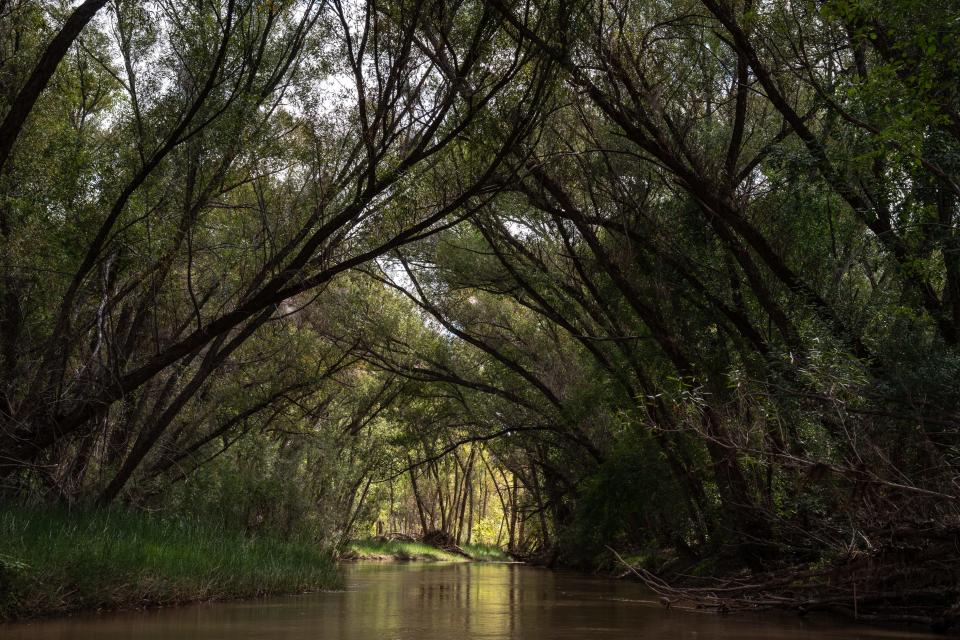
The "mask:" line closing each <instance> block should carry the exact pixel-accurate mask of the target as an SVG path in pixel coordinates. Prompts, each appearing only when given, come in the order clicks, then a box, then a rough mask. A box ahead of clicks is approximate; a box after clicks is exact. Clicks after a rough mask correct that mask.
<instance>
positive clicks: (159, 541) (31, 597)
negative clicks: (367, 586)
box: [0, 507, 342, 621]
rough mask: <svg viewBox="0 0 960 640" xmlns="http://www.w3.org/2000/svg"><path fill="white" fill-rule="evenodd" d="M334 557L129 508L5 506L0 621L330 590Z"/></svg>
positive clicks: (0, 514)
mask: <svg viewBox="0 0 960 640" xmlns="http://www.w3.org/2000/svg"><path fill="white" fill-rule="evenodd" d="M341 585H342V578H341V576H340V574H339V572H338V570H337V565H336V562H335V560H334V558H333V556H332V554H331V553H329V552H328V551H326V550H323V549H320V548H318V547H316V546H315V545H311V544H305V543H297V542H288V541H283V540H277V539H273V538H270V537H266V536H257V537H248V536H246V535H244V534H243V533H242V532H232V531H225V530H223V529H222V528H220V527H216V526H211V525H209V524H205V523H201V522H193V521H184V520H173V519H162V518H159V517H156V516H150V515H143V514H137V513H129V512H122V511H80V512H78V511H71V512H68V511H50V510H31V509H23V508H19V507H0V621H9V620H14V619H23V618H33V617H40V616H51V615H64V614H69V613H75V612H79V611H98V610H108V609H136V608H144V607H152V606H165V605H172V604H180V603H185V602H193V601H200V600H223V599H232V598H249V597H256V596H263V595H268V594H282V593H299V592H305V591H312V590H321V589H333V588H338V587H340V586H341Z"/></svg>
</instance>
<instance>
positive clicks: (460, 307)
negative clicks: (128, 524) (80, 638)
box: [0, 0, 960, 630]
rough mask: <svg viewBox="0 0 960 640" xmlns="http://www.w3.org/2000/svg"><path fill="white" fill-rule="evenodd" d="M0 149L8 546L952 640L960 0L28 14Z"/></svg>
mask: <svg viewBox="0 0 960 640" xmlns="http://www.w3.org/2000/svg"><path fill="white" fill-rule="evenodd" d="M0 118H2V122H0V532H4V533H5V535H6V536H8V537H10V536H12V535H13V534H12V533H11V532H13V531H14V530H15V529H17V527H19V526H21V524H18V523H21V521H22V519H23V518H24V517H26V516H24V515H23V514H26V513H46V514H50V513H58V514H64V513H65V514H67V515H66V516H64V517H66V518H67V519H68V520H73V519H80V520H82V519H83V518H89V517H95V516H91V515H90V514H96V513H114V514H149V517H151V518H153V517H160V518H166V519H173V520H178V519H179V520H180V521H184V522H186V521H190V522H200V521H203V522H206V523H209V525H210V526H212V527H216V528H218V530H224V531H229V532H233V533H235V534H236V535H237V536H239V539H243V538H244V537H246V538H251V537H258V536H260V537H263V538H264V539H266V538H269V539H270V540H274V539H275V540H278V541H298V542H299V543H309V545H311V547H316V548H318V549H323V550H324V551H323V553H327V552H328V550H329V553H331V554H333V555H334V556H336V555H338V554H341V553H345V552H346V553H349V552H348V551H347V549H348V548H349V545H350V544H351V541H355V540H359V539H363V538H372V539H373V540H380V541H384V540H423V539H428V540H429V539H434V540H441V541H443V543H444V544H447V545H448V546H452V547H454V548H457V549H460V548H467V545H471V544H478V545H489V546H490V547H491V548H493V547H497V548H500V549H503V550H504V551H506V552H509V553H510V554H511V555H512V556H513V557H515V558H518V559H523V560H526V561H530V562H538V563H542V564H545V565H548V566H562V567H573V568H578V569H581V570H588V571H597V570H600V571H606V572H612V573H628V574H630V577H633V578H635V579H638V580H641V581H643V582H644V583H645V584H646V585H647V586H648V587H650V588H651V589H653V590H654V591H655V592H656V593H657V594H658V595H659V596H660V597H661V599H662V600H663V601H665V602H666V603H667V605H669V603H670V602H673V601H679V600H685V601H692V602H695V603H697V605H698V606H700V607H704V608H708V609H713V610H717V611H721V612H726V611H735V610H741V609H751V610H753V609H758V608H778V609H791V610H795V611H799V612H801V613H806V612H807V611H820V610H824V611H831V612H834V613H840V614H844V615H849V616H851V617H856V618H857V619H859V620H867V621H899V622H919V623H922V624H925V625H928V626H932V627H933V628H935V629H940V630H947V629H949V628H952V627H953V628H956V627H957V626H960V552H958V548H960V7H958V6H957V5H956V4H955V3H953V2H927V1H925V0H799V1H797V0H642V1H641V0H146V1H142V2H141V1H135V0H83V1H79V2H68V1H66V0H0ZM58 517H60V516H58ZM116 517H127V516H124V515H118V516H116ZM129 517H134V516H129ZM198 526H199V525H198ZM204 526H206V525H204ZM298 557H299V556H298ZM18 567H21V565H20V564H18V563H17V561H16V558H15V557H14V551H11V550H10V549H9V548H5V547H2V546H0V614H2V613H3V611H4V605H3V597H4V587H3V585H4V580H7V581H8V582H10V581H11V580H13V579H12V578H9V576H10V575H15V574H16V573H17V571H18V570H19V569H18ZM4 576H8V577H7V578H5V577H4ZM304 580H307V578H304ZM0 617H2V615H0Z"/></svg>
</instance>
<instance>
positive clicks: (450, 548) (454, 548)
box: [421, 529, 472, 559]
mask: <svg viewBox="0 0 960 640" xmlns="http://www.w3.org/2000/svg"><path fill="white" fill-rule="evenodd" d="M421 541H422V542H423V543H425V544H429V545H430V546H432V547H436V548H438V549H440V550H442V551H446V552H447V553H452V554H455V555H458V556H463V557H464V558H470V559H472V557H471V556H470V554H469V553H467V552H466V551H464V550H463V549H462V548H461V547H460V545H458V544H457V541H456V539H455V538H454V537H453V536H452V535H450V534H449V533H447V532H446V531H440V530H438V529H434V530H433V531H427V532H426V533H425V534H423V538H421Z"/></svg>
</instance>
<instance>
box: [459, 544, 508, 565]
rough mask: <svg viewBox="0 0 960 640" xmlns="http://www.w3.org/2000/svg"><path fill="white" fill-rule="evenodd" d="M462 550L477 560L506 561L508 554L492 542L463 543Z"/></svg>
mask: <svg viewBox="0 0 960 640" xmlns="http://www.w3.org/2000/svg"><path fill="white" fill-rule="evenodd" d="M463 550H464V551H466V552H467V555H469V556H470V557H471V558H473V559H474V560H475V561H477V562H508V561H509V560H511V558H510V556H508V555H507V554H506V552H505V551H504V550H503V549H501V548H500V547H498V546H496V545H493V544H465V545H463Z"/></svg>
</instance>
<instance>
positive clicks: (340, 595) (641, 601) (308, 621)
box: [0, 563, 937, 640]
mask: <svg viewBox="0 0 960 640" xmlns="http://www.w3.org/2000/svg"><path fill="white" fill-rule="evenodd" d="M345 570H346V572H347V583H348V585H349V586H348V588H347V590H346V591H343V592H337V593H319V594H310V595H301V596H291V597H286V598H271V599H267V600H260V601H256V602H233V603H211V604H202V605H196V606H189V607H181V608H174V609H166V610H157V611H148V612H130V613H120V614H107V615H102V616H89V617H79V618H71V619H64V620H52V621H46V622H39V623H34V624H29V625H11V626H6V627H3V626H0V638H4V640H94V639H98V640H99V639H104V640H119V639H121V638H122V639H126V638H138V639H145V640H160V639H163V640H173V639H184V640H213V639H224V640H254V639H257V640H260V639H262V640H268V639H269V640H326V639H329V640H441V639H443V640H468V639H471V640H472V639H496V638H517V639H519V638H523V639H524V640H547V639H551V640H561V639H567V638H569V639H571V640H572V639H574V638H578V639H579V638H606V639H615V640H626V639H628V638H629V639H631V640H636V639H660V638H663V639H669V640H673V639H681V638H690V639H697V640H710V639H723V640H734V639H746V640H750V639H756V640H760V639H771V640H799V639H809V640H813V639H814V638H816V639H818V640H819V639H822V638H847V639H864V640H866V639H880V638H891V639H892V638H934V637H937V636H930V635H926V634H919V633H918V634H910V633H906V632H904V631H902V630H877V629H868V628H862V627H857V626H851V625H847V624H844V623H837V622H836V621H830V620H824V619H813V620H801V619H798V618H797V617H796V616H787V615H764V616H759V615H748V616H730V617H721V616H717V615H713V614H702V613H695V612H688V611H677V610H669V611H668V610H665V609H663V608H662V607H660V606H659V605H657V604H656V603H655V602H652V601H651V596H650V594H649V593H648V592H646V591H645V590H644V589H643V588H642V587H641V586H639V585H637V584H635V583H630V582H624V581H614V580H605V579H600V578H590V577H585V576H581V575H578V574H574V573H565V572H552V571H547V570H543V569H535V568H531V567H526V566H521V565H507V564H468V563H462V564H429V563H413V564H403V563H384V564H376V563H358V564H351V565H347V566H346V567H345Z"/></svg>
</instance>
